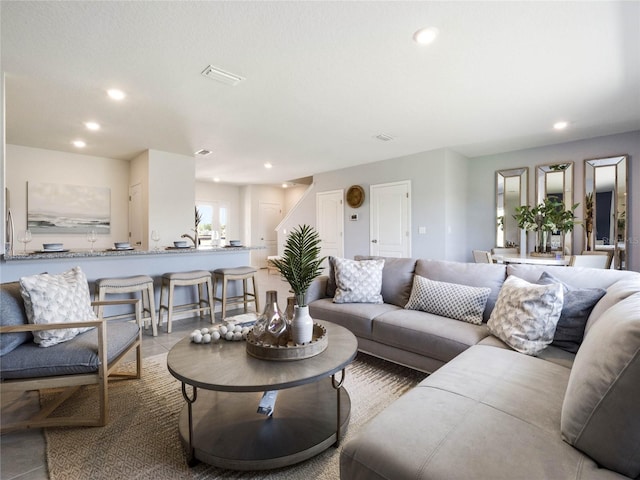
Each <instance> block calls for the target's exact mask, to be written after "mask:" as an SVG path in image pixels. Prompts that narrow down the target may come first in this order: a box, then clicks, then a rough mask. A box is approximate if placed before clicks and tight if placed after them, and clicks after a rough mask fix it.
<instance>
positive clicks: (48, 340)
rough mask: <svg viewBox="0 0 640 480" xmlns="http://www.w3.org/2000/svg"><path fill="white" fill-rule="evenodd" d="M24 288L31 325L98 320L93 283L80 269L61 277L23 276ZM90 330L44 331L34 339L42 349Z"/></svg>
mask: <svg viewBox="0 0 640 480" xmlns="http://www.w3.org/2000/svg"><path fill="white" fill-rule="evenodd" d="M20 287H21V290H20V293H21V294H22V299H23V300H24V307H25V311H26V312H27V318H28V319H29V323H33V324H44V323H73V322H83V321H85V322H86V321H90V320H96V319H97V317H96V314H95V312H94V311H93V308H92V307H91V297H90V294H89V283H88V282H87V277H85V275H84V273H83V272H82V270H80V267H74V268H72V269H71V270H68V271H66V272H64V273H61V274H59V275H50V274H48V273H43V274H40V275H31V276H28V277H22V278H21V279H20ZM90 329H91V327H81V328H64V329H53V330H42V331H40V332H34V333H33V340H34V341H35V342H36V343H37V344H39V345H40V346H41V347H51V346H53V345H57V344H58V343H60V342H66V341H68V340H71V339H72V338H74V337H75V336H76V335H78V334H79V333H83V332H86V331H87V330H90Z"/></svg>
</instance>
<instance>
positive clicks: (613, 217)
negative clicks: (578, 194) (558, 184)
mask: <svg viewBox="0 0 640 480" xmlns="http://www.w3.org/2000/svg"><path fill="white" fill-rule="evenodd" d="M627 182H628V180H627V155H618V156H615V157H608V158H595V159H591V160H585V161H584V194H585V200H584V209H583V210H584V232H585V237H586V238H585V250H604V251H608V252H611V253H612V254H613V266H614V268H616V269H618V270H626V268H627V262H626V252H627V236H628V235H627V232H628V228H629V225H628V224H627V221H628V218H627V192H628V191H629V187H628V183H627Z"/></svg>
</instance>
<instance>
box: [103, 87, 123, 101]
mask: <svg viewBox="0 0 640 480" xmlns="http://www.w3.org/2000/svg"><path fill="white" fill-rule="evenodd" d="M107 95H109V97H111V98H112V99H113V100H122V99H123V98H124V97H126V95H125V93H124V92H123V91H122V90H118V89H117V88H111V89H109V90H107Z"/></svg>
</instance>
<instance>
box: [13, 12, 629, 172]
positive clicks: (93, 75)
mask: <svg viewBox="0 0 640 480" xmlns="http://www.w3.org/2000/svg"><path fill="white" fill-rule="evenodd" d="M0 5H1V6H0V8H1V11H0V13H1V16H2V24H1V27H2V31H1V40H2V44H1V48H2V70H3V71H4V73H5V75H6V77H5V78H6V140H7V143H10V144H17V145H27V146H32V147H39V148H45V149H52V150H60V151H73V152H78V150H77V149H75V148H74V147H73V146H71V144H70V142H71V140H73V139H75V138H83V139H85V140H86V142H87V147H86V148H84V149H83V150H82V153H83V154H87V155H95V156H100V157H110V158H117V159H131V158H134V157H135V156H136V155H137V154H139V153H140V152H142V151H144V150H146V149H154V150H160V151H165V152H173V153H178V154H182V155H189V156H191V155H193V152H195V151H196V150H198V149H201V148H205V149H209V150H212V151H213V152H214V153H213V154H212V155H210V156H208V157H204V158H200V159H198V160H197V164H196V165H197V177H198V178H199V179H202V180H211V179H212V178H213V177H219V178H220V179H221V181H223V182H230V183H242V184H245V183H280V182H282V181H287V180H292V179H296V178H299V177H305V176H308V175H313V174H316V173H320V172H324V171H330V170H335V169H339V168H343V167H348V166H353V165H360V164H364V163H369V162H373V161H377V160H383V159H388V158H393V157H398V156H401V155H407V154H412V153H416V152H421V151H427V150H432V149H437V148H442V147H449V148H452V149H454V150H456V151H458V152H460V153H462V154H464V155H467V156H470V157H474V156H479V155H485V154H490V153H496V152H503V151H510V150H517V149H522V148H527V147H534V146H539V145H547V144H553V143H560V142H566V141H570V140H574V139H581V138H588V137H593V136H598V135H605V134H611V133H619V132H625V131H630V130H635V129H639V128H640V2H637V1H633V2H560V1H556V2H482V1H474V2H417V1H415V2H396V1H389V2H385V1H378V2H346V1H345V2H284V1H278V2H266V1H265V2H214V1H208V2H207V1H204V2H195V1H186V2H184V1H167V2H161V1H146V2H141V1H134V2H106V1H105V2H95V1H84V2H59V1H42V2H28V1H7V0H2V2H1V3H0ZM426 26H436V27H437V28H438V29H439V30H440V35H439V37H438V38H437V40H436V42H435V43H434V44H432V45H431V46H429V47H421V46H418V45H417V44H415V43H414V42H413V41H412V35H413V33H414V32H415V31H416V30H418V29H419V28H422V27H426ZM209 64H213V65H215V66H217V67H220V68H222V69H224V70H227V71H230V72H232V73H235V74H238V75H240V76H242V77H245V78H246V80H245V81H243V82H241V83H240V84H238V85H237V86H233V87H232V86H228V85H224V84H222V83H218V82H216V81H213V80H211V79H208V78H205V77H203V76H202V75H200V72H201V71H202V70H203V69H204V68H205V67H206V66H207V65H209ZM113 86H117V87H119V88H121V89H123V90H124V91H126V93H127V94H128V96H127V98H126V99H125V100H124V101H123V102H121V103H117V104H116V103H115V102H113V101H110V100H108V99H107V97H106V95H105V90H106V89H107V88H110V87H113ZM88 120H95V121H97V122H99V123H101V124H102V126H103V128H102V130H101V131H99V132H95V133H92V132H88V131H86V130H85V129H84V127H83V122H84V121H88ZM558 120H568V121H569V122H570V126H569V128H568V129H567V130H565V131H562V132H558V131H554V130H553V129H552V124H553V123H554V122H556V121H558ZM380 133H384V134H387V135H391V136H392V137H394V140H393V141H388V142H382V141H380V140H376V139H375V138H374V136H375V135H378V134H380ZM612 153H615V152H612ZM550 160H552V159H550ZM265 162H271V163H272V164H273V168H272V169H271V170H265V169H264V168H263V164H264V163H265Z"/></svg>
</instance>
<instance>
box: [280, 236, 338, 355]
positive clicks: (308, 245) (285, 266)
mask: <svg viewBox="0 0 640 480" xmlns="http://www.w3.org/2000/svg"><path fill="white" fill-rule="evenodd" d="M320 241H321V240H320V235H318V232H317V231H316V230H315V229H314V228H313V227H311V226H309V225H301V226H298V227H297V228H294V229H293V230H291V232H290V233H289V236H288V237H287V242H286V244H285V247H284V252H283V254H282V257H280V258H276V259H273V260H272V263H273V265H274V267H275V268H276V269H277V270H278V271H279V272H280V275H282V276H283V277H284V278H285V279H286V280H287V281H288V282H289V285H291V290H293V293H294V295H295V297H296V303H297V308H296V309H295V313H294V318H293V320H292V322H291V337H292V340H293V341H294V342H295V343H298V344H302V343H307V342H309V341H311V338H312V335H313V320H312V319H311V317H310V316H309V306H308V305H307V303H306V299H305V297H306V294H307V290H308V289H309V286H310V285H311V282H313V280H314V279H315V278H317V277H318V276H320V274H321V273H322V270H323V267H322V266H321V265H322V262H323V261H324V259H325V257H322V258H320Z"/></svg>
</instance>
